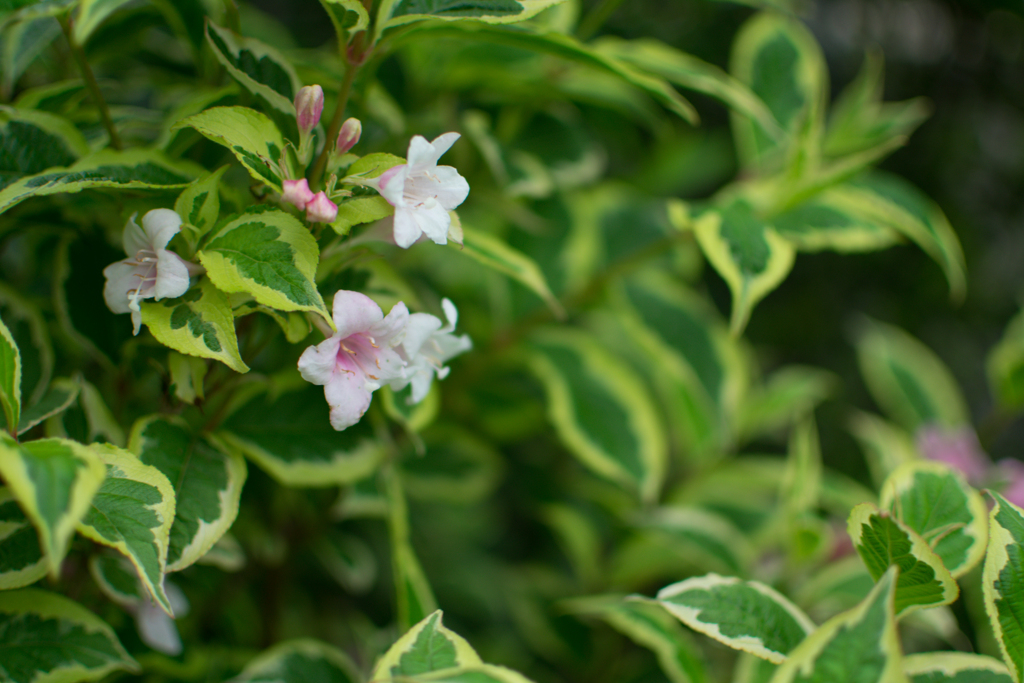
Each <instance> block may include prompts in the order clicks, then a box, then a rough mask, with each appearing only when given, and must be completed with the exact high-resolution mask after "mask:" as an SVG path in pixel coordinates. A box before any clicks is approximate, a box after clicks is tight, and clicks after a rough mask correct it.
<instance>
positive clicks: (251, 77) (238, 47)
mask: <svg viewBox="0 0 1024 683" xmlns="http://www.w3.org/2000/svg"><path fill="white" fill-rule="evenodd" d="M206 39H207V41H208V42H209V43H210V47H211V48H212V50H213V54H214V55H215V56H216V57H217V61H219V62H220V63H221V64H223V65H224V68H225V69H227V70H228V73H229V74H231V77H232V78H234V79H235V80H236V81H238V84H239V85H241V86H242V87H243V88H245V89H246V90H248V91H249V92H251V93H253V94H254V95H258V96H259V97H261V98H262V99H263V100H265V101H266V103H267V104H269V105H270V106H271V107H272V108H274V109H275V110H276V111H278V112H280V113H281V114H284V115H285V116H288V117H294V116H295V95H296V94H297V93H298V92H299V88H301V87H302V81H300V80H299V77H298V76H296V75H295V69H294V68H292V65H291V64H290V63H289V62H288V60H287V59H286V58H285V57H284V55H282V54H281V53H280V52H278V51H277V50H275V49H274V48H272V47H270V46H269V45H266V44H265V43H262V42H260V41H258V40H256V39H255V38H243V37H242V36H239V35H236V34H234V33H232V32H231V31H228V30H227V29H223V28H221V27H219V26H217V25H216V24H214V23H213V22H212V21H210V20H209V19H207V21H206Z"/></svg>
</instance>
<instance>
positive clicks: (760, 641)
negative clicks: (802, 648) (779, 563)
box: [657, 574, 815, 664]
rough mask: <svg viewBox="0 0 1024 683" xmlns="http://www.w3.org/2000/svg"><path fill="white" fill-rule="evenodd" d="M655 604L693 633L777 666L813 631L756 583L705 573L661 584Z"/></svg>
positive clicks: (768, 589)
mask: <svg viewBox="0 0 1024 683" xmlns="http://www.w3.org/2000/svg"><path fill="white" fill-rule="evenodd" d="M657 600H658V604H660V605H661V606H662V607H664V608H665V609H666V610H668V612H669V613H670V614H672V615H673V616H674V617H676V618H677V619H679V620H680V621H681V622H683V623H684V624H686V625H687V626H689V627H690V628H692V629H693V630H695V631H698V632H700V633H703V634H705V635H707V636H710V637H712V638H714V639H715V640H717V641H719V642H721V643H724V644H725V645H728V646H729V647H731V648H733V649H736V650H742V651H743V652H749V653H750V654H752V655H755V656H757V657H761V658H762V659H767V660H768V661H770V662H774V663H775V664H779V663H781V662H783V661H784V660H785V659H786V655H787V654H788V653H789V652H790V651H792V650H793V648H795V647H796V646H797V645H799V644H800V643H801V642H802V641H803V640H804V638H806V637H807V635H808V634H810V633H811V632H812V631H813V630H814V628H815V627H814V623H813V622H812V621H811V620H810V619H809V618H808V617H807V615H805V614H804V613H803V611H802V610H801V609H800V608H799V607H797V606H796V605H794V604H793V603H792V602H790V601H789V600H788V599H787V598H786V597H785V596H783V595H782V594H781V593H779V592H778V591H776V590H775V589H774V588H771V587H770V586H766V585H764V584H763V583H760V582H758V581H742V580H740V579H737V578H735V577H725V576H719V575H717V574H708V575H707V576H699V577H694V578H692V579H686V580H685V581H680V582H679V583H674V584H672V585H670V586H665V587H664V588H662V589H661V590H660V591H658V596H657Z"/></svg>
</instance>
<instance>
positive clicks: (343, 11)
mask: <svg viewBox="0 0 1024 683" xmlns="http://www.w3.org/2000/svg"><path fill="white" fill-rule="evenodd" d="M320 4H321V5H322V6H323V8H324V10H326V11H327V16H329V17H330V18H331V23H332V24H334V33H335V34H336V35H337V36H338V49H339V50H344V49H345V47H346V46H347V45H348V44H349V41H350V40H351V39H352V36H354V35H355V34H357V33H359V32H360V31H365V30H366V29H368V28H369V27H370V15H369V14H368V13H367V12H366V7H364V6H363V3H362V2H361V1H360V0H320Z"/></svg>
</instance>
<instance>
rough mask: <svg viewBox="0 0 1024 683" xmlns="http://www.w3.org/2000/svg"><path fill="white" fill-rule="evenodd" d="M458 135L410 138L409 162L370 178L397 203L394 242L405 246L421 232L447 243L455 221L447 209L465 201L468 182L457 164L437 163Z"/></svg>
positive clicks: (369, 182) (435, 240)
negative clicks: (454, 166) (452, 223)
mask: <svg viewBox="0 0 1024 683" xmlns="http://www.w3.org/2000/svg"><path fill="white" fill-rule="evenodd" d="M458 139H459V134H458V133H445V134H444V135H441V136H439V137H437V138H435V139H434V141H433V142H427V139H426V138H424V137H423V136H421V135H416V136H414V137H413V139H412V140H411V141H410V142H409V152H408V154H407V155H406V160H407V162H406V163H404V164H401V165H400V166H394V167H392V168H389V169H388V170H386V171H384V173H382V174H381V175H380V177H378V178H374V179H373V180H371V181H367V184H368V185H370V186H371V187H373V188H375V189H376V190H377V191H378V192H380V194H381V196H383V197H384V199H386V200H387V202H388V203H389V204H391V205H392V206H393V207H395V217H394V221H395V222H394V225H395V244H397V245H398V246H400V247H402V248H403V249H407V248H409V246H410V245H412V243H413V242H415V241H416V240H417V239H419V237H420V235H426V236H427V237H429V238H430V239H432V240H433V241H434V242H436V243H437V244H447V242H448V230H449V228H450V227H451V222H452V221H451V216H449V215H448V212H449V211H452V210H453V209H455V207H457V206H458V205H459V204H461V203H462V202H463V201H465V199H466V197H467V196H468V195H469V183H467V182H466V179H465V178H463V177H462V176H461V175H459V172H458V171H456V170H455V169H454V168H452V167H451V166H438V165H437V161H438V159H440V158H441V155H443V154H444V153H445V152H447V151H448V149H449V148H450V147H451V146H452V145H453V144H455V141H456V140H458Z"/></svg>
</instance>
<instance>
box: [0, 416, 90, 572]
mask: <svg viewBox="0 0 1024 683" xmlns="http://www.w3.org/2000/svg"><path fill="white" fill-rule="evenodd" d="M105 474H106V468H104V466H103V463H102V462H101V461H100V459H99V458H98V457H97V456H96V454H95V453H93V452H92V451H91V450H90V449H89V448H87V447H86V446H83V445H82V444H80V443H77V442H75V441H69V440H67V439H38V440H36V441H29V442H27V443H22V444H19V443H17V442H15V441H14V440H13V439H11V438H10V437H9V436H7V435H5V434H3V433H0V476H2V477H3V479H4V481H5V482H6V483H7V486H8V488H9V489H10V492H11V493H12V494H13V495H14V497H15V498H16V499H17V500H18V503H19V504H20V505H21V507H22V510H24V511H25V514H26V515H27V516H28V518H29V519H30V520H32V524H33V525H34V526H35V528H36V530H37V531H38V532H39V538H40V541H41V545H42V548H43V553H44V554H45V556H46V563H47V568H48V569H49V572H50V575H51V576H57V574H58V572H59V571H60V563H61V561H62V560H63V559H64V554H65V553H66V552H67V548H68V544H69V543H70V541H71V536H72V535H73V534H74V532H75V526H76V525H77V524H78V522H79V521H80V520H81V519H82V517H84V516H85V514H86V513H87V512H88V510H89V503H90V502H91V501H92V497H93V495H95V493H96V491H97V490H98V489H99V488H100V485H101V484H102V482H103V478H104V476H105Z"/></svg>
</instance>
